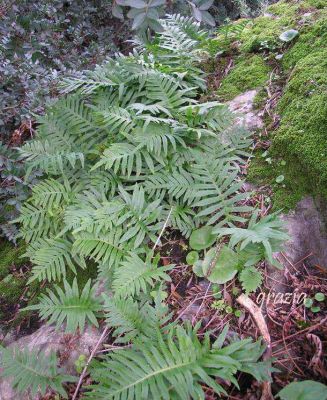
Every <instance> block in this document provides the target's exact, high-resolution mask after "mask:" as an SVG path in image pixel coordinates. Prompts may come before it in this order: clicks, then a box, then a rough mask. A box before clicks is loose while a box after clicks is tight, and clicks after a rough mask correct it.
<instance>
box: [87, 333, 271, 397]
mask: <svg viewBox="0 0 327 400" xmlns="http://www.w3.org/2000/svg"><path fill="white" fill-rule="evenodd" d="M196 333H197V330H196V329H195V330H192V329H191V328H188V329H187V330H184V329H183V328H182V327H180V326H179V327H177V328H175V329H174V330H171V331H170V333H169V334H168V335H166V337H163V336H161V335H160V334H159V335H158V338H157V341H155V342H153V341H151V340H146V339H145V338H144V339H143V340H142V341H140V342H136V344H135V345H134V346H133V348H131V349H124V350H119V351H113V352H111V353H110V354H108V355H106V356H105V357H104V359H103V362H102V363H101V364H96V365H95V366H94V367H93V369H92V370H91V376H92V378H93V381H96V382H98V383H97V384H95V385H93V386H91V387H90V392H89V393H87V395H86V397H87V398H89V399H94V400H95V399H96V400H101V399H112V400H119V399H122V398H128V399H129V400H138V399H140V398H142V397H143V398H154V399H158V400H170V399H172V398H173V399H177V400H188V399H191V398H192V399H204V392H203V389H202V387H201V384H205V385H206V386H208V387H211V388H212V389H213V391H214V392H215V393H217V394H218V395H219V394H226V392H225V390H224V389H223V387H222V386H221V385H220V384H219V383H218V382H217V381H216V378H221V379H223V380H228V381H231V382H232V383H233V384H235V385H236V386H238V385H237V381H236V379H235V374H236V373H237V371H238V370H241V371H242V370H244V371H246V372H247V373H250V374H253V375H254V376H255V377H256V379H258V380H259V381H262V380H263V379H265V378H267V377H268V373H269V363H261V364H260V363H257V361H258V359H259V357H260V356H261V354H262V353H263V351H264V347H263V346H262V345H261V344H260V342H257V343H252V341H251V339H248V340H243V341H238V342H235V343H233V344H231V345H228V346H226V347H223V348H217V347H212V346H211V344H210V340H209V336H208V335H206V337H205V339H204V341H203V342H200V340H199V339H198V337H197V334H196ZM246 352H247V358H246V357H244V355H245V353H246ZM122 365H124V367H123V368H122V367H121V366H122ZM258 370H259V371H258Z"/></svg>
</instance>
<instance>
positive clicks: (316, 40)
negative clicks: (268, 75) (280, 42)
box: [282, 12, 327, 72]
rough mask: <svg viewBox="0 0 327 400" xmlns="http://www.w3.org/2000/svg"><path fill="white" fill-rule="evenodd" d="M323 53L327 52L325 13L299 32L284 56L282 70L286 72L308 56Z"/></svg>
mask: <svg viewBox="0 0 327 400" xmlns="http://www.w3.org/2000/svg"><path fill="white" fill-rule="evenodd" d="M324 51H325V52H326V51H327V12H326V13H322V15H320V18H319V19H318V20H317V21H310V24H309V25H307V26H305V27H304V28H303V29H302V30H301V34H300V35H299V38H298V39H297V41H296V43H295V44H294V46H292V47H291V48H290V49H289V50H288V51H287V52H286V53H285V54H284V57H283V61H282V66H283V69H284V70H285V72H287V71H288V70H289V69H292V68H294V66H295V65H296V64H297V63H298V62H300V61H301V60H303V59H304V58H306V57H307V56H308V55H309V54H312V53H314V52H324Z"/></svg>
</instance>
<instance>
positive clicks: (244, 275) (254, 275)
mask: <svg viewBox="0 0 327 400" xmlns="http://www.w3.org/2000/svg"><path fill="white" fill-rule="evenodd" d="M239 280H240V282H241V283H242V288H243V290H244V291H245V293H246V294H249V293H250V292H255V291H256V290H257V289H258V287H260V285H261V283H262V275H261V272H260V271H258V270H257V269H256V268H255V267H246V268H244V269H243V270H242V272H241V273H240V275H239Z"/></svg>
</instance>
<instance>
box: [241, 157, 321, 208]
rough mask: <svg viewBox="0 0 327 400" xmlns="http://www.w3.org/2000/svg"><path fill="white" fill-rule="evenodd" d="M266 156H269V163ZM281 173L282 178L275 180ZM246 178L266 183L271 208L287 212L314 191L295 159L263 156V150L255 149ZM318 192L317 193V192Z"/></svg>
mask: <svg viewBox="0 0 327 400" xmlns="http://www.w3.org/2000/svg"><path fill="white" fill-rule="evenodd" d="M266 158H271V164H269V163H268V162H267V161H265V160H266ZM281 175H283V176H284V180H283V181H282V182H280V183H278V182H276V178H277V177H279V176H281ZM247 180H248V181H249V182H251V183H254V184H255V185H257V186H262V185H264V186H265V185H268V186H269V187H270V188H272V191H273V197H272V199H271V200H272V206H273V208H272V210H273V211H277V210H283V211H284V212H287V211H289V210H291V209H294V208H295V206H296V204H297V203H298V202H299V201H300V200H301V199H302V198H303V197H304V196H305V195H306V194H307V193H308V188H309V187H310V192H314V188H313V187H312V182H311V181H310V178H308V174H304V173H301V174H300V173H299V163H298V161H296V160H295V159H294V160H292V161H290V160H289V161H285V160H284V159H282V158H273V157H271V155H270V154H269V155H267V156H266V157H263V151H257V152H256V153H255V157H254V158H253V159H252V161H251V163H250V167H249V169H248V175H247ZM317 194H319V193H317Z"/></svg>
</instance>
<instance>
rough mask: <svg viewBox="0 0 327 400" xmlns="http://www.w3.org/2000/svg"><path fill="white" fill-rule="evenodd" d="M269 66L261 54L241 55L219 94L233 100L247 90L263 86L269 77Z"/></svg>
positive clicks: (225, 98)
mask: <svg viewBox="0 0 327 400" xmlns="http://www.w3.org/2000/svg"><path fill="white" fill-rule="evenodd" d="M268 73H269V67H268V66H267V65H266V63H265V61H264V59H263V58H262V57H261V56H260V55H252V56H246V57H240V58H238V59H236V60H235V66H234V68H233V69H232V70H231V71H230V73H229V74H228V76H227V77H226V78H225V79H224V80H223V82H222V84H221V86H220V88H219V90H218V95H219V96H220V97H221V98H222V99H224V100H231V99H232V98H234V97H235V96H237V95H238V94H240V93H243V92H245V91H246V90H250V89H256V88H259V89H260V88H261V87H262V86H264V84H265V83H266V81H267V79H268Z"/></svg>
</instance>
